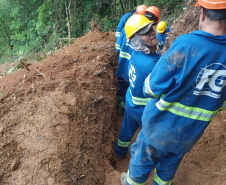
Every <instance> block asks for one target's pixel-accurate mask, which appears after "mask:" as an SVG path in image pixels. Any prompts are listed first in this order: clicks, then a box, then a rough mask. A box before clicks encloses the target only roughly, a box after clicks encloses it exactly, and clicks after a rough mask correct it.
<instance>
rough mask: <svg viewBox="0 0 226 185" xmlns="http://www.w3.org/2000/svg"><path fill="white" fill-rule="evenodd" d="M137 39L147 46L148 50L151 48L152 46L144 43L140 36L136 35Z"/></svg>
mask: <svg viewBox="0 0 226 185" xmlns="http://www.w3.org/2000/svg"><path fill="white" fill-rule="evenodd" d="M135 37H136V38H137V39H138V40H139V41H140V42H141V43H142V44H143V45H145V46H146V47H148V48H150V47H151V46H149V45H148V44H147V43H146V42H144V41H143V40H142V39H141V38H140V37H139V35H138V34H135Z"/></svg>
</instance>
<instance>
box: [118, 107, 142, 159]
mask: <svg viewBox="0 0 226 185" xmlns="http://www.w3.org/2000/svg"><path fill="white" fill-rule="evenodd" d="M142 114H143V108H133V107H130V106H129V105H128V104H127V103H126V110H125V113H124V119H123V123H122V127H121V130H120V134H119V138H118V141H117V143H116V145H115V153H116V156H117V157H119V158H121V157H123V156H125V155H126V153H127V152H128V147H129V144H130V142H131V140H132V138H133V136H134V134H135V132H136V131H137V129H138V128H139V126H140V125H141V117H142Z"/></svg>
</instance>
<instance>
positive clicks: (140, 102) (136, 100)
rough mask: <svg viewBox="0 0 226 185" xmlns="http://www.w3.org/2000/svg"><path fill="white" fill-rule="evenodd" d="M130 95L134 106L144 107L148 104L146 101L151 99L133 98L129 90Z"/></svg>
mask: <svg viewBox="0 0 226 185" xmlns="http://www.w3.org/2000/svg"><path fill="white" fill-rule="evenodd" d="M130 94H131V96H132V102H133V103H134V104H135V105H146V104H147V103H148V101H149V100H150V99H151V98H138V97H135V96H133V95H132V92H131V90H130Z"/></svg>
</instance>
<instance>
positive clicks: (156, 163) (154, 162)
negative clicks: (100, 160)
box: [126, 130, 184, 185]
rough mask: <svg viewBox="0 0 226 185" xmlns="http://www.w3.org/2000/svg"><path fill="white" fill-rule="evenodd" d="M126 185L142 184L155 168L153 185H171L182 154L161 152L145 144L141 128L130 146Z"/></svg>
mask: <svg viewBox="0 0 226 185" xmlns="http://www.w3.org/2000/svg"><path fill="white" fill-rule="evenodd" d="M130 153H131V159H130V163H129V170H128V173H127V180H126V185H128V184H130V185H139V184H142V185H144V184H145V182H146V181H147V179H148V177H149V175H150V173H151V171H152V170H153V169H155V173H154V180H153V183H152V184H153V185H172V184H173V178H174V176H175V173H176V171H177V168H178V166H179V165H180V162H181V160H182V158H183V156H184V154H175V153H169V152H162V151H159V150H158V149H156V148H154V147H152V146H151V145H149V144H147V142H146V140H145V139H144V135H143V133H142V130H141V131H140V133H139V135H138V137H137V139H136V142H135V143H133V144H132V146H131V148H130Z"/></svg>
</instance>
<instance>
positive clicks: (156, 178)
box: [154, 169, 173, 185]
mask: <svg viewBox="0 0 226 185" xmlns="http://www.w3.org/2000/svg"><path fill="white" fill-rule="evenodd" d="M154 181H155V182H157V183H158V185H171V184H173V179H172V180H170V181H163V180H161V179H160V177H159V176H158V174H157V170H156V169H155V173H154Z"/></svg>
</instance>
